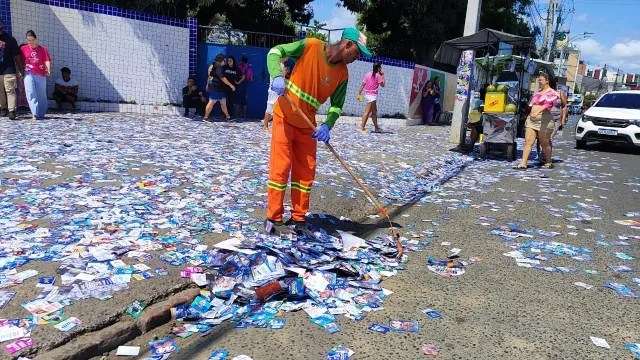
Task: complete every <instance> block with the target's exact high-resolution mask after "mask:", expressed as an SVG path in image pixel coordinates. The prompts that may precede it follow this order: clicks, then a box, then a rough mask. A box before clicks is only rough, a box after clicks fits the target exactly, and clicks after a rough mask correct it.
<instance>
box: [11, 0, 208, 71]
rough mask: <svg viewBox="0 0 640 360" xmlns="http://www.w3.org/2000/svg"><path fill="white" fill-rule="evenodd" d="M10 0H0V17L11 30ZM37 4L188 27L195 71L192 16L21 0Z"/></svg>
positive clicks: (68, 0) (73, 0) (73, 1)
mask: <svg viewBox="0 0 640 360" xmlns="http://www.w3.org/2000/svg"><path fill="white" fill-rule="evenodd" d="M10 1H11V0H0V18H2V19H3V20H4V21H5V30H6V31H7V32H9V33H10V32H11V9H10V6H9V5H10ZM23 1H31V2H34V3H38V4H44V5H50V6H58V7H63V8H67V9H75V10H82V11H89V12H93V13H98V14H104V15H112V16H118V17H123V18H127V19H132V20H140V21H148V22H152V23H155V24H163V25H170V26H176V27H181V28H188V29H189V73H190V74H195V73H196V66H197V55H198V54H197V51H198V44H197V39H198V20H197V19H194V18H189V19H176V18H171V17H168V16H162V15H155V14H148V13H143V12H140V11H135V10H125V9H120V8H117V7H114V6H107V5H102V4H94V3H90V2H86V1H79V0H23Z"/></svg>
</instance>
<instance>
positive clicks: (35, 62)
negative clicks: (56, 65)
mask: <svg viewBox="0 0 640 360" xmlns="http://www.w3.org/2000/svg"><path fill="white" fill-rule="evenodd" d="M20 50H21V51H22V56H23V57H24V59H25V67H24V69H25V72H24V89H25V92H26V93H27V101H28V102H29V109H31V113H32V114H33V119H34V120H42V119H44V114H46V113H47V109H48V108H49V104H48V100H47V76H50V75H51V57H49V52H48V51H47V49H46V48H45V47H44V46H41V45H38V37H37V36H36V33H35V32H34V31H33V30H29V31H27V46H23V47H22V48H21V49H20Z"/></svg>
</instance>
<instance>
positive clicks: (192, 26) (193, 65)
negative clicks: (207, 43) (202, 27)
mask: <svg viewBox="0 0 640 360" xmlns="http://www.w3.org/2000/svg"><path fill="white" fill-rule="evenodd" d="M197 71H198V19H196V18H189V74H191V75H195V74H196V73H197Z"/></svg>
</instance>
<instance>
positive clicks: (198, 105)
mask: <svg viewBox="0 0 640 360" xmlns="http://www.w3.org/2000/svg"><path fill="white" fill-rule="evenodd" d="M206 102H207V98H206V97H204V94H203V93H202V91H200V89H198V85H196V78H194V77H193V76H190V77H189V79H187V86H185V87H184V88H182V106H184V116H185V117H189V109H191V108H195V109H196V115H202V116H204V104H206Z"/></svg>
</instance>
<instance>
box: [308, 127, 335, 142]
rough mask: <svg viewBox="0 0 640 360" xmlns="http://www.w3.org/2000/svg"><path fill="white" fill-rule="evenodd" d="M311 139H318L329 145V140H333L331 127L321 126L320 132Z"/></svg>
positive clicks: (312, 135) (315, 133)
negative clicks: (330, 131)
mask: <svg viewBox="0 0 640 360" xmlns="http://www.w3.org/2000/svg"><path fill="white" fill-rule="evenodd" d="M311 137H313V138H314V139H318V140H320V141H322V142H326V143H328V142H329V139H331V135H330V134H329V125H327V124H322V125H320V126H319V127H318V131H316V132H314V133H313V134H311Z"/></svg>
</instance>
